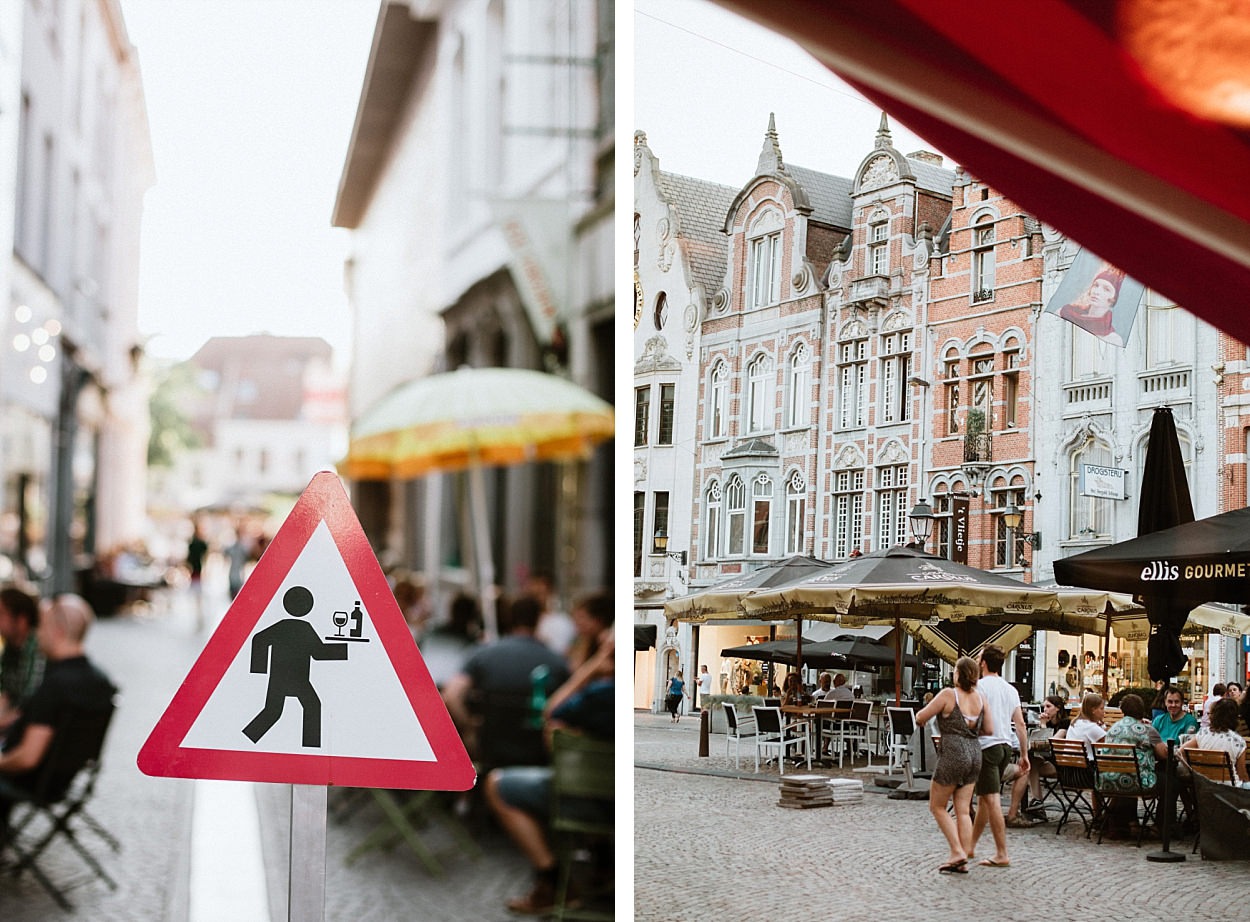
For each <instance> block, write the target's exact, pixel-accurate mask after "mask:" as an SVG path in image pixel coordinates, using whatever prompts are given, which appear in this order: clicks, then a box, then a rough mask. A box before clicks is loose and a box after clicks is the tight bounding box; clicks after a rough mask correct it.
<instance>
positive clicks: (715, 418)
mask: <svg viewBox="0 0 1250 922" xmlns="http://www.w3.org/2000/svg"><path fill="white" fill-rule="evenodd" d="M707 416H708V419H707V429H708V438H710V439H722V438H724V437H725V435H726V434H727V433H728V426H727V422H728V418H729V372H728V370H727V369H726V367H725V363H724V362H717V363H716V367H715V368H713V369H712V377H711V380H710V381H709V383H708V398H707Z"/></svg>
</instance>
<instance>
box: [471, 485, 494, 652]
mask: <svg viewBox="0 0 1250 922" xmlns="http://www.w3.org/2000/svg"><path fill="white" fill-rule="evenodd" d="M469 506H470V508H471V510H472V516H473V542H474V557H475V558H476V560H475V562H476V564H477V590H478V600H479V601H480V603H481V606H482V627H483V632H484V634H485V637H486V640H494V639H495V638H497V637H498V636H499V618H498V611H497V609H496V599H495V563H494V560H493V559H492V556H491V551H490V525H489V521H488V519H487V515H486V481H485V478H484V475H483V474H482V465H480V464H477V463H474V464H471V465H470V466H469Z"/></svg>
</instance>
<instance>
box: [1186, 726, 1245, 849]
mask: <svg viewBox="0 0 1250 922" xmlns="http://www.w3.org/2000/svg"><path fill="white" fill-rule="evenodd" d="M1177 751H1178V752H1179V753H1180V755H1181V758H1182V759H1184V760H1185V764H1186V765H1188V766H1189V771H1190V772H1191V773H1192V774H1193V775H1202V777H1204V778H1210V779H1211V780H1212V781H1218V782H1219V783H1220V784H1236V783H1237V774H1236V772H1235V771H1234V770H1233V761H1232V757H1231V756H1230V755H1229V754H1228V752H1226V751H1225V750H1223V749H1179V750H1177ZM1189 783H1190V784H1193V779H1192V777H1191V778H1190V782H1189ZM1194 799H1195V801H1196V800H1197V796H1196V794H1195V798H1194ZM1201 838H1202V827H1201V826H1199V827H1198V834H1197V835H1196V836H1194V853H1195V854H1197V852H1198V843H1199V840H1200V839H1201Z"/></svg>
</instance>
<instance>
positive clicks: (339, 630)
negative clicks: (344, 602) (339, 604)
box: [333, 611, 347, 637]
mask: <svg viewBox="0 0 1250 922" xmlns="http://www.w3.org/2000/svg"><path fill="white" fill-rule="evenodd" d="M333 621H334V636H335V637H342V636H343V628H345V627H347V612H345V611H336V612H335V613H334V617H333Z"/></svg>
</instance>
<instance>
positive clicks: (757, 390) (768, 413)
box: [746, 355, 773, 432]
mask: <svg viewBox="0 0 1250 922" xmlns="http://www.w3.org/2000/svg"><path fill="white" fill-rule="evenodd" d="M772 374H773V371H772V363H771V362H770V361H769V360H768V356H766V355H757V356H756V357H755V358H754V359H753V360H752V361H751V364H750V365H748V366H747V406H746V410H747V419H746V423H747V432H767V431H768V430H770V429H772V427H773V389H772Z"/></svg>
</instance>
